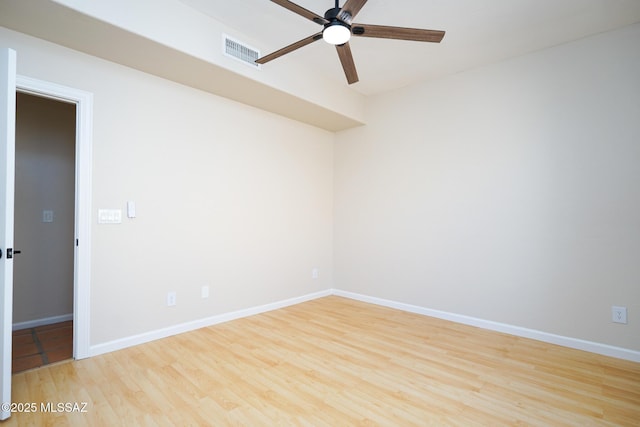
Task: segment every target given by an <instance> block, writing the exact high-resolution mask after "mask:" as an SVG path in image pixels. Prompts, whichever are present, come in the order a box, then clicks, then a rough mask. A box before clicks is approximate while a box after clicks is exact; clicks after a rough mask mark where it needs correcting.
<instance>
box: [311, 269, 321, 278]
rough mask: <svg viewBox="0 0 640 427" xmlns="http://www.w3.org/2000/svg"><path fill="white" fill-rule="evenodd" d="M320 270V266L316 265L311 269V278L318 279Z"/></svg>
mask: <svg viewBox="0 0 640 427" xmlns="http://www.w3.org/2000/svg"><path fill="white" fill-rule="evenodd" d="M319 274H320V273H319V271H318V267H315V268H313V269H312V270H311V278H312V279H317V278H318V276H319Z"/></svg>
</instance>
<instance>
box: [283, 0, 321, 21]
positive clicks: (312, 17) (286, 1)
mask: <svg viewBox="0 0 640 427" xmlns="http://www.w3.org/2000/svg"><path fill="white" fill-rule="evenodd" d="M271 1H272V2H274V3H276V4H278V5H280V6H282V7H284V8H285V9H288V10H290V11H291V12H293V13H297V14H298V15H300V16H302V17H304V18H307V19H310V20H312V21H313V22H315V23H316V24H320V25H324V24H328V23H329V21H327V20H326V19H324V18H323V17H322V16H320V15H318V14H316V13H313V12H311V11H310V10H307V9H305V8H304V7H302V6H298V5H297V4H295V3H293V2H290V1H289V0H271Z"/></svg>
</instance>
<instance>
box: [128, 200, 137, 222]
mask: <svg viewBox="0 0 640 427" xmlns="http://www.w3.org/2000/svg"><path fill="white" fill-rule="evenodd" d="M127 217H128V218H135V217H136V202H131V201H129V202H127Z"/></svg>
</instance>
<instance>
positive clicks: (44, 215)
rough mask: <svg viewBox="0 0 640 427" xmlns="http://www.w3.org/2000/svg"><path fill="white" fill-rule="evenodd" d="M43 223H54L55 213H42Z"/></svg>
mask: <svg viewBox="0 0 640 427" xmlns="http://www.w3.org/2000/svg"><path fill="white" fill-rule="evenodd" d="M42 222H53V211H49V210H45V211H42Z"/></svg>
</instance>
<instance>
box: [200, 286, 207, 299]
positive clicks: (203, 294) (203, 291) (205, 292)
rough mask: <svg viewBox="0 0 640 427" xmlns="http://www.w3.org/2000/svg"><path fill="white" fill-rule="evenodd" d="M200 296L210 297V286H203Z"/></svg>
mask: <svg viewBox="0 0 640 427" xmlns="http://www.w3.org/2000/svg"><path fill="white" fill-rule="evenodd" d="M200 296H201V297H202V298H209V286H203V287H202V290H201V291H200Z"/></svg>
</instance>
